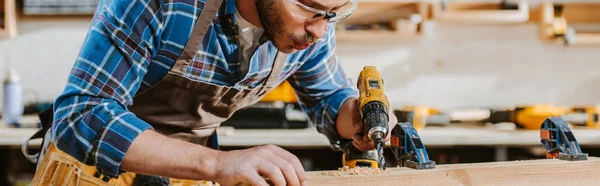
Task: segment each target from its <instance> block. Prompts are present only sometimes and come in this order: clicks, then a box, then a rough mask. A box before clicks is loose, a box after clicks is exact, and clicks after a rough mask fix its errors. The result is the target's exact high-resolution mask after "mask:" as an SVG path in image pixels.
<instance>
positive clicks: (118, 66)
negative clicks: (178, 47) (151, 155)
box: [52, 1, 163, 177]
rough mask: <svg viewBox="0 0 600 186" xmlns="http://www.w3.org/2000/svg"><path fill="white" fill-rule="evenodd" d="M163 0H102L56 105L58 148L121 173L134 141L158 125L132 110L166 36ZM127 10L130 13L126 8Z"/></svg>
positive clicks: (104, 169) (114, 174)
mask: <svg viewBox="0 0 600 186" xmlns="http://www.w3.org/2000/svg"><path fill="white" fill-rule="evenodd" d="M157 2H158V1H101V2H100V4H99V6H98V9H97V11H96V14H95V16H94V18H93V20H92V22H91V25H90V28H89V30H88V33H87V36H86V38H85V40H84V43H83V46H82V49H81V51H80V53H79V56H78V58H77V60H76V63H75V65H74V67H73V68H72V70H71V73H70V75H69V77H68V80H67V85H66V88H65V90H64V92H63V93H62V94H61V95H60V96H59V97H58V98H57V100H56V102H55V107H54V110H55V112H54V123H53V130H52V132H53V140H54V142H55V144H56V146H57V147H58V148H59V149H61V150H62V151H65V152H66V153H68V154H70V155H71V156H73V157H75V158H76V159H77V160H79V161H81V162H83V163H86V164H88V165H95V166H96V167H97V168H99V171H100V173H102V174H104V175H106V176H108V177H117V176H118V175H119V174H120V173H121V172H122V169H121V162H122V161H123V157H124V156H125V153H126V152H127V151H128V150H129V147H130V146H131V143H132V142H133V141H134V140H135V139H136V137H137V136H138V135H139V134H141V133H142V132H144V131H146V130H148V129H150V130H151V129H152V127H151V126H150V125H149V124H148V123H146V122H145V121H143V120H141V119H139V118H137V117H136V116H135V115H134V114H133V113H131V112H129V111H128V110H127V106H129V105H131V104H132V102H133V96H134V95H135V94H136V92H137V91H138V89H139V87H140V84H141V82H142V79H143V77H144V75H145V74H146V72H147V67H148V65H149V63H150V60H151V58H152V56H154V54H155V53H156V49H157V47H158V43H159V42H160V39H161V38H160V35H161V34H162V31H163V30H162V24H163V22H162V21H163V14H162V11H161V4H157ZM126 10H127V11H126Z"/></svg>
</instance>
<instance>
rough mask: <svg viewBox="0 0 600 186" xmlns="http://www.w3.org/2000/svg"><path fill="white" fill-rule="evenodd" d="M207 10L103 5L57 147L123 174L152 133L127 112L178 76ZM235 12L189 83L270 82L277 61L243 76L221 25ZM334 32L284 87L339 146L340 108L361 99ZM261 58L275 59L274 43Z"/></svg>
mask: <svg viewBox="0 0 600 186" xmlns="http://www.w3.org/2000/svg"><path fill="white" fill-rule="evenodd" d="M161 2H162V3H161ZM157 3H160V4H157ZM203 6H204V1H203V0H201V1H195V0H172V1H149V0H133V1H111V0H102V1H101V2H100V4H99V6H98V9H97V10H96V12H95V16H94V18H93V20H92V22H91V25H90V29H89V32H88V33H87V37H86V38H85V41H84V43H83V47H82V49H81V52H80V54H79V56H78V58H77V60H76V62H75V65H74V67H73V69H72V71H71V73H70V75H69V77H68V81H67V85H66V88H65V90H64V92H63V93H62V94H61V95H60V96H59V97H58V98H57V100H56V103H55V107H54V109H55V113H54V123H53V130H52V131H53V132H52V138H53V140H54V142H55V143H56V145H57V147H58V148H59V149H61V150H63V151H65V152H67V153H69V154H71V155H72V156H74V157H75V158H77V159H78V160H79V161H82V162H84V163H86V164H88V165H95V166H96V167H97V168H98V170H99V171H100V173H102V174H104V175H106V176H109V177H117V176H118V175H119V174H120V173H122V171H121V170H120V169H119V167H120V164H121V162H122V160H123V157H124V155H125V152H126V151H127V149H128V148H129V146H130V145H131V143H132V141H133V140H134V139H135V138H136V136H138V135H139V134H140V133H142V132H143V131H145V130H148V129H151V130H152V129H153V128H152V126H151V125H150V124H149V123H147V122H145V121H143V120H141V119H139V118H137V117H136V116H135V115H134V114H133V113H131V112H130V111H128V109H127V107H128V106H129V105H131V104H133V103H132V100H133V97H134V96H135V95H136V93H138V92H141V91H142V90H144V89H147V88H149V87H151V86H152V85H153V84H155V83H157V82H158V81H159V80H160V79H161V78H162V77H164V76H165V75H166V73H167V72H168V71H169V70H170V69H171V67H172V66H173V65H174V63H175V61H176V59H177V58H178V56H179V54H180V53H181V51H182V50H183V48H184V46H185V44H186V43H187V40H188V37H189V35H190V34H191V31H192V28H193V26H194V23H195V21H196V18H197V17H198V15H200V12H201V9H202V7H203ZM235 11H236V9H235V2H234V0H229V1H225V2H224V3H223V6H222V7H221V11H220V12H219V14H218V16H217V19H216V20H215V21H214V22H213V25H212V26H211V27H210V28H209V30H208V32H207V35H206V37H205V40H204V41H203V46H204V47H201V48H200V50H199V51H198V54H197V56H196V59H195V60H193V61H192V62H191V63H190V65H189V66H188V67H187V68H186V70H185V74H184V75H185V76H186V77H187V78H189V79H191V80H193V81H200V82H207V83H212V84H218V85H224V86H231V87H235V88H252V87H255V86H258V85H260V84H261V83H263V82H264V80H265V79H266V77H267V75H268V74H269V71H270V70H271V66H272V64H273V61H260V58H259V57H258V56H255V57H254V58H252V59H251V62H250V65H249V70H248V73H247V75H246V76H242V75H240V69H239V67H240V64H239V62H238V60H237V59H238V57H239V51H238V43H237V38H236V36H237V35H236V34H237V32H236V30H235V29H233V30H232V29H228V28H230V27H225V25H220V23H222V22H220V21H218V20H219V19H221V18H228V17H229V18H234V13H235ZM233 23H235V21H234V22H233ZM230 26H231V25H230ZM334 26H335V25H333V24H331V25H328V31H327V33H326V35H325V37H323V38H322V39H320V40H319V41H318V42H317V43H316V44H314V45H313V46H310V47H309V48H308V49H306V50H302V51H298V52H296V53H294V54H291V55H289V56H288V59H287V61H286V62H285V65H284V68H283V72H282V74H281V76H280V77H279V79H278V83H281V82H283V81H285V80H288V81H289V82H290V83H291V84H292V86H293V87H294V88H295V90H296V93H297V95H298V97H299V98H300V104H301V106H302V108H303V110H304V111H305V112H306V113H307V115H308V116H309V119H310V121H311V122H312V123H313V124H314V125H315V126H316V128H317V130H318V131H319V132H321V133H323V134H325V135H326V136H327V137H328V138H329V139H330V141H331V142H332V143H333V142H335V141H337V140H339V134H338V133H337V130H336V127H335V123H334V121H335V118H336V117H337V113H338V110H339V108H340V107H341V105H342V104H343V102H344V101H345V100H347V99H348V98H350V97H357V96H358V93H357V91H356V90H355V89H354V88H353V85H352V83H351V82H349V81H348V80H347V78H346V76H345V74H344V72H343V71H342V68H341V66H340V63H339V62H338V58H337V56H336V55H335V54H334V51H335V44H336V43H335V35H334V31H335V29H334ZM258 50H259V51H257V53H258V52H260V50H268V51H267V52H269V54H271V55H273V56H274V55H275V53H276V48H275V47H274V46H273V44H272V43H271V42H270V41H265V43H264V44H263V46H261V47H260V48H259V49H258Z"/></svg>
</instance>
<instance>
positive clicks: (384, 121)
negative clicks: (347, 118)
mask: <svg viewBox="0 0 600 186" xmlns="http://www.w3.org/2000/svg"><path fill="white" fill-rule="evenodd" d="M357 87H358V91H359V98H358V101H359V104H358V105H359V107H358V110H359V113H360V116H361V119H362V123H363V131H362V133H363V135H367V136H368V137H369V138H370V139H371V140H373V143H374V146H375V150H372V151H367V152H361V151H360V150H358V149H356V147H354V145H352V144H348V145H346V149H345V150H344V154H343V156H342V161H343V164H344V165H346V166H349V167H351V168H352V167H355V166H368V167H378V168H380V169H385V158H384V157H383V148H384V145H385V144H384V141H385V137H386V136H387V134H388V122H389V115H388V113H389V103H388V99H387V96H386V95H385V94H384V91H383V79H382V78H381V75H380V74H379V71H378V70H377V68H375V67H373V66H365V67H364V68H363V70H362V71H361V72H360V74H359V76H358V82H357ZM350 143H351V142H350ZM373 154H376V155H377V156H376V158H374V157H373Z"/></svg>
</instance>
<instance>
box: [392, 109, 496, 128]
mask: <svg viewBox="0 0 600 186" xmlns="http://www.w3.org/2000/svg"><path fill="white" fill-rule="evenodd" d="M394 114H395V115H396V117H397V118H398V121H399V122H409V123H411V124H412V125H413V126H414V127H415V129H417V130H421V129H423V128H425V127H426V126H428V125H438V126H446V125H448V124H450V123H460V122H483V121H486V120H488V118H489V117H490V110H489V109H479V108H471V109H466V108H463V109H453V110H449V111H446V112H444V111H441V110H440V109H435V108H431V107H427V106H417V105H410V106H404V107H403V108H402V109H397V110H394Z"/></svg>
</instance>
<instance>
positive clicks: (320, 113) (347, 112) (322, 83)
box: [288, 24, 397, 150]
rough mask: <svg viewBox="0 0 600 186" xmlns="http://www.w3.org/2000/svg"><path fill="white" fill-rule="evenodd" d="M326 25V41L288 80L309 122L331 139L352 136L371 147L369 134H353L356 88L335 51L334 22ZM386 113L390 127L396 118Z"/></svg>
mask: <svg viewBox="0 0 600 186" xmlns="http://www.w3.org/2000/svg"><path fill="white" fill-rule="evenodd" d="M328 26H329V28H328V31H327V34H326V37H324V39H325V42H321V43H319V44H318V46H315V47H317V48H316V49H315V50H316V54H315V55H314V56H311V58H310V59H309V60H308V61H306V62H305V63H304V64H303V65H302V67H301V68H300V69H299V70H298V71H297V72H296V73H295V74H294V75H292V76H291V77H290V78H289V79H288V80H289V82H290V84H291V85H292V86H293V87H294V89H295V90H296V93H297V94H298V97H299V100H300V104H301V107H302V108H303V110H304V111H305V112H306V113H307V114H308V116H309V118H310V120H311V122H312V123H314V124H315V125H316V127H317V130H318V131H319V132H320V133H323V134H324V135H325V136H327V137H328V139H329V141H330V142H331V143H335V142H336V141H338V140H342V139H353V142H354V144H355V146H357V147H358V148H359V149H360V150H368V149H372V148H373V143H372V141H371V140H369V139H368V137H367V138H365V136H358V135H356V134H357V132H359V131H360V130H361V129H362V118H361V117H360V113H359V110H358V90H357V89H356V87H355V86H354V85H353V84H352V82H350V81H348V80H347V77H346V74H345V72H344V70H343V69H342V66H341V63H340V62H339V60H338V57H337V55H336V54H335V46H336V41H335V29H334V25H333V24H330V25H328ZM389 116H390V122H389V124H390V127H391V126H393V124H395V123H396V122H397V119H396V117H395V116H394V115H393V113H390V114H389ZM388 137H389V135H388ZM388 139H389V138H388Z"/></svg>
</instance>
